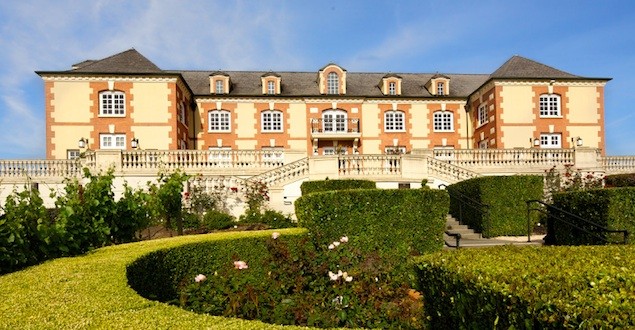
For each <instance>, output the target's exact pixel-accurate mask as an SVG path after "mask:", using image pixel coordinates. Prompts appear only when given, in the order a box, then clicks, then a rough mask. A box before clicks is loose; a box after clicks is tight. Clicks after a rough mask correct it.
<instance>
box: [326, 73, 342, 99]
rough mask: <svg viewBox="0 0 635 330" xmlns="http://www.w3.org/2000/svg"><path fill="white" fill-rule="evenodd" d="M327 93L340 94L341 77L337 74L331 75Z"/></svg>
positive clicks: (328, 77)
mask: <svg viewBox="0 0 635 330" xmlns="http://www.w3.org/2000/svg"><path fill="white" fill-rule="evenodd" d="M326 93H327V94H339V93H340V77H339V76H338V75H337V73H335V72H331V73H329V75H328V76H327V79H326Z"/></svg>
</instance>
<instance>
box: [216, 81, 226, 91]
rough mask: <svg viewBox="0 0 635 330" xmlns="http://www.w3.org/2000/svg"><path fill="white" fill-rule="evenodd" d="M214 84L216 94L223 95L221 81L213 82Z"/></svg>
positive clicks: (223, 89) (223, 88)
mask: <svg viewBox="0 0 635 330" xmlns="http://www.w3.org/2000/svg"><path fill="white" fill-rule="evenodd" d="M215 84H216V94H223V93H225V86H224V85H225V84H224V83H223V81H222V80H216V82H215Z"/></svg>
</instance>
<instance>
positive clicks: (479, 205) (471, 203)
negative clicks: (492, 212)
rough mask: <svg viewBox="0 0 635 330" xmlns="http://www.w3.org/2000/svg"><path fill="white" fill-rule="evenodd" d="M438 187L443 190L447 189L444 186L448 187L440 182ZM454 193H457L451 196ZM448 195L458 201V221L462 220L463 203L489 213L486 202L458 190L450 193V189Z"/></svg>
mask: <svg viewBox="0 0 635 330" xmlns="http://www.w3.org/2000/svg"><path fill="white" fill-rule="evenodd" d="M438 187H439V189H441V187H443V189H444V190H447V189H446V188H447V187H448V185H446V184H444V183H442V184H440V185H439V186H438ZM454 194H457V195H459V196H458V197H457V196H453V195H454ZM448 195H450V199H452V198H455V199H457V200H458V201H459V216H458V218H457V219H458V220H459V221H463V205H464V204H465V205H466V206H469V207H471V208H473V209H477V208H482V209H483V213H489V209H490V206H489V205H488V204H484V203H481V202H479V201H477V200H475V199H473V198H471V197H469V196H467V195H465V194H463V193H461V192H459V191H453V192H452V193H450V191H448ZM453 216H456V215H455V214H453Z"/></svg>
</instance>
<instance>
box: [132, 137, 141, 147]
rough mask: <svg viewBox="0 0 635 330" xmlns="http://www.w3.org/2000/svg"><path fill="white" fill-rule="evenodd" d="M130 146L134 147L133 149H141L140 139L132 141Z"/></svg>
mask: <svg viewBox="0 0 635 330" xmlns="http://www.w3.org/2000/svg"><path fill="white" fill-rule="evenodd" d="M130 146H131V147H132V149H137V148H138V147H139V139H137V138H133V139H132V140H130Z"/></svg>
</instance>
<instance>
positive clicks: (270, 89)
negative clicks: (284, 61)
mask: <svg viewBox="0 0 635 330" xmlns="http://www.w3.org/2000/svg"><path fill="white" fill-rule="evenodd" d="M275 93H276V82H275V81H272V80H269V81H268V82H267V94H275Z"/></svg>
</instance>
